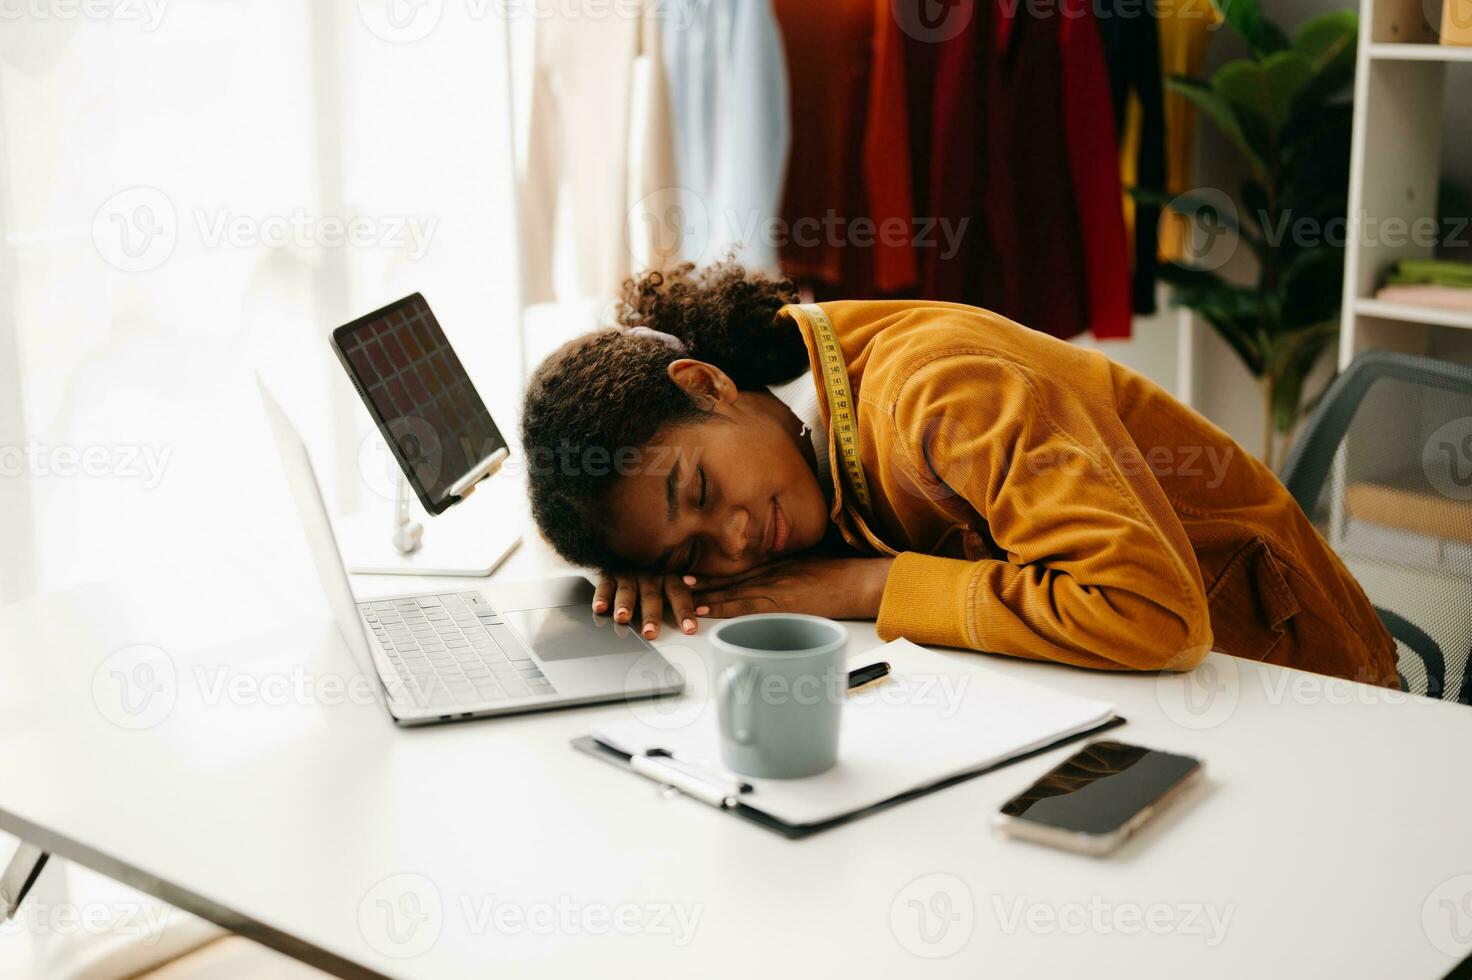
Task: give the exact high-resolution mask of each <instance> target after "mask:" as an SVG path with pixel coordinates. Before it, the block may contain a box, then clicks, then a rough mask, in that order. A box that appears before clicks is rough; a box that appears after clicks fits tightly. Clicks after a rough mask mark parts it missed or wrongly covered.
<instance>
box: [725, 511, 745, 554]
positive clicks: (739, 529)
mask: <svg viewBox="0 0 1472 980" xmlns="http://www.w3.org/2000/svg"><path fill="white" fill-rule="evenodd" d="M725 524H726V526H725V528H724V529H723V531H722V534H721V551H722V552H723V553H724V554H725V556H726V557H727V558H729V559H730V560H731V561H740V560H742V559H743V558H745V557H746V552H747V549H748V548H749V547H750V544H751V542H750V540H749V537H750V535H749V532H750V530H751V515H750V514H749V513H747V511H746V508H744V507H733V508H731V512H730V513H729V514H727V515H726V522H725Z"/></svg>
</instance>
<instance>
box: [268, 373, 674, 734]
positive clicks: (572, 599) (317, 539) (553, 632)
mask: <svg viewBox="0 0 1472 980" xmlns="http://www.w3.org/2000/svg"><path fill="white" fill-rule="evenodd" d="M258 381H259V379H258ZM260 389H261V400H262V401H263V402H264V403H265V409H266V415H267V417H268V418H269V420H270V424H271V433H272V436H273V437H274V439H275V442H276V448H277V450H278V451H279V453H280V455H281V465H282V469H283V470H284V471H285V473H286V479H287V483H288V484H290V486H291V494H292V497H293V499H294V500H295V502H296V508H297V511H298V514H299V516H300V517H301V522H302V529H303V530H304V531H305V532H306V536H307V545H308V547H309V548H310V550H311V552H312V560H313V562H314V563H315V564H316V566H317V574H318V575H319V576H320V578H321V580H322V589H323V591H324V592H325V593H326V594H327V601H328V604H329V605H330V606H331V607H332V615H333V618H334V619H335V620H336V621H337V628H338V631H339V632H340V633H341V634H342V638H343V641H344V642H346V643H347V645H348V648H349V649H350V650H351V651H352V653H353V659H354V660H355V661H356V662H357V664H358V667H359V669H361V670H362V671H363V672H364V673H365V674H366V675H368V676H375V677H377V678H378V679H379V682H380V684H381V685H382V691H383V695H384V703H385V704H386V705H387V707H388V711H389V714H390V715H392V716H393V719H394V721H396V722H398V723H399V724H400V725H423V724H433V723H436V722H443V721H451V720H459V719H464V718H482V717H489V716H492V715H507V714H514V713H520V712H526V711H540V710H543V709H546V708H560V707H564V706H568V705H577V704H596V703H599V702H605V701H619V700H624V699H633V698H643V697H653V696H655V695H659V694H673V693H677V692H678V691H680V690H682V689H683V687H684V678H683V677H682V676H681V675H680V673H679V671H677V670H676V669H675V668H674V666H673V665H671V664H670V663H669V661H667V660H666V659H665V658H664V657H663V656H661V655H660V653H659V651H658V650H656V649H655V648H654V647H652V646H651V645H650V644H649V643H648V642H647V641H646V640H645V639H644V638H643V637H642V636H640V635H639V634H638V632H637V631H636V630H634V629H633V628H632V627H629V626H624V625H620V624H618V623H615V622H613V620H612V618H611V617H608V616H595V615H594V614H593V610H592V602H593V586H592V584H591V583H589V582H588V580H587V579H585V578H583V577H582V576H578V575H573V576H567V577H564V578H556V579H548V580H545V581H537V582H520V583H515V582H513V583H506V584H503V585H496V584H491V585H487V586H485V587H483V588H476V589H466V590H460V591H452V592H428V593H414V594H408V595H397V596H390V597H388V598H384V599H373V600H370V601H366V602H359V601H357V599H356V598H355V597H354V596H353V591H352V587H351V586H350V584H349V582H348V575H347V571H346V569H344V567H343V563H342V557H341V555H340V553H339V551H338V548H337V539H336V536H335V535H334V534H333V531H332V523H331V521H330V519H329V518H328V515H327V508H326V505H325V504H324V503H323V501H322V491H321V488H320V486H319V485H318V483H317V477H316V473H315V471H314V470H313V468H312V461H311V458H310V456H308V454H307V447H306V445H305V443H303V442H302V439H301V436H300V435H298V434H297V431H296V429H295V427H293V426H292V424H291V421H290V419H288V418H287V417H286V413H285V412H283V411H282V409H281V406H280V405H279V404H277V402H276V399H275V398H273V397H272V396H271V393H270V392H269V391H268V390H267V389H266V386H265V385H264V384H261V385H260Z"/></svg>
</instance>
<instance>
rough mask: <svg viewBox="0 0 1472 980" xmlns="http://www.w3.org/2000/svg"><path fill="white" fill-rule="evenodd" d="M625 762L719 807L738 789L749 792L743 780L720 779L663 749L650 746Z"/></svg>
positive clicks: (735, 799)
mask: <svg viewBox="0 0 1472 980" xmlns="http://www.w3.org/2000/svg"><path fill="white" fill-rule="evenodd" d="M629 765H630V766H631V767H632V768H633V770H634V771H635V772H637V773H639V774H640V775H642V776H645V777H647V778H649V779H652V780H654V781H655V782H657V783H662V784H664V785H665V786H669V787H671V788H672V789H675V790H678V791H679V792H681V793H683V794H684V795H686V796H689V797H691V798H693V799H697V800H699V801H700V802H702V803H706V804H708V805H710V806H713V807H717V808H720V809H729V808H730V807H734V806H735V805H736V804H737V803H739V802H740V796H741V794H742V793H749V792H751V786H750V785H748V784H747V783H743V782H740V781H739V780H730V779H724V778H722V777H721V776H719V775H717V774H716V773H712V772H710V771H708V770H706V769H704V768H702V767H700V766H697V765H692V764H691V763H688V762H682V761H681V760H679V759H677V758H675V757H674V756H673V755H671V754H670V753H669V752H668V751H666V750H665V749H650V750H649V751H648V752H646V753H643V754H641V755H633V756H630V757H629Z"/></svg>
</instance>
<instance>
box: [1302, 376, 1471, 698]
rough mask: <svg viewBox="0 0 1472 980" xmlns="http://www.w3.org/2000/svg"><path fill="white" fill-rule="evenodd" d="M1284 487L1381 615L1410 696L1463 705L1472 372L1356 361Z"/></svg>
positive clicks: (1307, 428) (1323, 405) (1321, 410)
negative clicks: (1422, 695)
mask: <svg viewBox="0 0 1472 980" xmlns="http://www.w3.org/2000/svg"><path fill="white" fill-rule="evenodd" d="M1282 479H1283V483H1284V485H1286V486H1287V487H1288V490H1289V492H1290V493H1292V494H1293V497H1294V499H1296V500H1297V501H1298V503H1299V505H1300V506H1301V507H1302V508H1303V509H1304V512H1305V513H1307V514H1308V515H1309V518H1310V519H1311V520H1312V521H1313V522H1314V524H1315V526H1317V527H1318V529H1319V531H1320V532H1321V533H1322V534H1323V535H1324V537H1325V539H1326V540H1327V541H1328V542H1329V544H1330V545H1331V546H1332V547H1333V548H1334V550H1335V551H1336V552H1337V553H1338V554H1339V556H1340V558H1341V559H1343V561H1344V563H1345V564H1346V565H1347V566H1349V569H1350V571H1351V572H1353V573H1354V574H1355V576H1356V577H1357V578H1358V579H1359V581H1360V584H1361V585H1362V586H1364V589H1365V592H1366V594H1367V595H1369V597H1370V601H1371V602H1373V603H1374V604H1375V606H1376V608H1377V609H1379V610H1381V618H1382V619H1384V620H1386V622H1387V625H1389V626H1390V627H1391V632H1392V634H1394V635H1395V636H1396V640H1397V646H1398V647H1399V648H1400V654H1401V665H1400V666H1401V673H1402V675H1403V676H1404V677H1405V678H1406V680H1407V683H1408V686H1409V688H1410V689H1411V690H1413V691H1416V692H1418V693H1427V694H1430V695H1431V696H1433V697H1442V698H1445V699H1447V700H1462V701H1464V702H1468V703H1472V672H1469V671H1468V669H1467V663H1468V657H1469V654H1472V368H1467V367H1463V366H1461V365H1458V364H1450V363H1447V362H1444V361H1436V360H1432V359H1429V358H1424V357H1413V356H1410V355H1408V354H1399V353H1394V352H1391V351H1367V352H1365V353H1363V354H1360V355H1359V356H1358V357H1356V358H1355V360H1354V362H1353V363H1352V364H1351V365H1350V367H1349V369H1348V370H1347V371H1345V372H1344V373H1343V374H1342V375H1340V377H1339V378H1338V379H1336V380H1335V382H1334V383H1333V385H1331V386H1330V388H1329V391H1328V392H1327V393H1326V394H1325V396H1324V398H1323V400H1322V401H1321V402H1320V404H1319V407H1318V408H1317V409H1316V410H1315V411H1314V413H1313V415H1312V416H1310V418H1309V420H1308V421H1307V422H1306V423H1305V425H1304V428H1303V431H1302V433H1301V434H1300V435H1299V437H1298V441H1297V442H1296V443H1295V445H1294V448H1293V451H1292V453H1291V454H1290V455H1289V457H1288V461H1287V463H1285V464H1284V467H1283V473H1282ZM1387 614H1388V615H1387ZM1397 627H1400V628H1397ZM1428 638H1429V640H1428ZM1428 642H1434V644H1435V647H1436V648H1437V650H1436V651H1434V653H1435V654H1437V655H1439V658H1440V659H1441V660H1442V662H1443V665H1444V676H1442V677H1436V676H1432V675H1434V674H1435V673H1436V672H1437V670H1438V669H1439V668H1438V665H1436V664H1435V663H1434V660H1435V657H1434V656H1432V652H1431V651H1427V650H1426V645H1427V643H1428ZM1428 664H1431V666H1432V669H1431V670H1429V671H1428V670H1427V665H1428Z"/></svg>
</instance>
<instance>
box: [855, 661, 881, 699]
mask: <svg viewBox="0 0 1472 980" xmlns="http://www.w3.org/2000/svg"><path fill="white" fill-rule="evenodd" d="M888 676H889V664H887V663H885V662H884V661H882V660H881V661H880V662H879V663H877V664H870V665H869V666H867V667H859V668H858V669H856V670H851V671H849V672H848V693H850V694H852V693H854V692H855V691H857V690H859V689H860V688H863V687H868V686H869V685H870V684H877V683H879V682H880V681H882V680H884V678H886V677H888Z"/></svg>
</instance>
